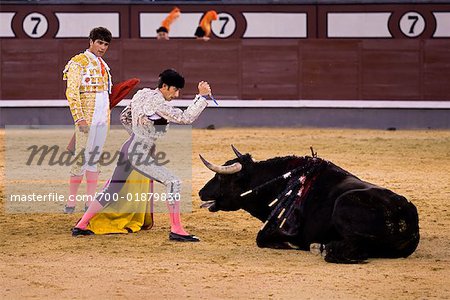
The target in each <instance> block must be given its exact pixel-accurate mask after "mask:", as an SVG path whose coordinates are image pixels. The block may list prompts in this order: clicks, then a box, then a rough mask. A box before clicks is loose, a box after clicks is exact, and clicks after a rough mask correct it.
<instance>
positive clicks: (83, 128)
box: [76, 120, 89, 133]
mask: <svg viewBox="0 0 450 300" xmlns="http://www.w3.org/2000/svg"><path fill="white" fill-rule="evenodd" d="M76 125H77V126H78V129H79V130H80V131H81V132H84V133H88V132H89V125H88V123H87V122H86V120H80V121H78V122H77V123H76Z"/></svg>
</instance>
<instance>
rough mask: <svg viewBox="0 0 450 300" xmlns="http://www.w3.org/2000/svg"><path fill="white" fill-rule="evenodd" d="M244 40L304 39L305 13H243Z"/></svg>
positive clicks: (305, 34) (305, 32) (305, 27)
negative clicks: (245, 21)
mask: <svg viewBox="0 0 450 300" xmlns="http://www.w3.org/2000/svg"><path fill="white" fill-rule="evenodd" d="M243 15H244V18H245V19H246V20H247V28H246V30H245V33H244V38H254V37H255V38H256V37H257V38H272V37H274V38H275V37H276V38H306V37H307V32H308V31H307V15H306V13H243Z"/></svg>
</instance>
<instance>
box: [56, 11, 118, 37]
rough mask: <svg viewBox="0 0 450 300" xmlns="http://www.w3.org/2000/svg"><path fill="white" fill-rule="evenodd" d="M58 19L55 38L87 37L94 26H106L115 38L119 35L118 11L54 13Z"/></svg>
mask: <svg viewBox="0 0 450 300" xmlns="http://www.w3.org/2000/svg"><path fill="white" fill-rule="evenodd" d="M55 15H56V17H57V18H58V20H59V29H58V32H57V33H56V37H57V38H76V37H88V36H89V32H90V31H91V29H92V28H94V27H99V26H102V27H106V28H108V29H109V31H111V33H112V36H113V37H115V38H118V37H120V21H119V19H120V15H119V13H118V12H117V13H102V12H98V13H55Z"/></svg>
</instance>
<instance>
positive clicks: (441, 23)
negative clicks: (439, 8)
mask: <svg viewBox="0 0 450 300" xmlns="http://www.w3.org/2000/svg"><path fill="white" fill-rule="evenodd" d="M433 15H434V17H435V18H436V31H435V32H434V35H433V37H450V12H435V13H433Z"/></svg>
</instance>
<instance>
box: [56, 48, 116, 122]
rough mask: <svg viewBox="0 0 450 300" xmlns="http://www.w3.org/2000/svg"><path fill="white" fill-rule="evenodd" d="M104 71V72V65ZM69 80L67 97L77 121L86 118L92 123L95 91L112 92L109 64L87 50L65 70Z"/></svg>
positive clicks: (64, 74)
mask: <svg viewBox="0 0 450 300" xmlns="http://www.w3.org/2000/svg"><path fill="white" fill-rule="evenodd" d="M99 61H100V62H101V63H102V64H103V68H104V72H103V74H102V65H101V64H100V63H99ZM63 79H64V80H67V90H66V97H67V100H68V101H69V106H70V111H71V113H72V116H73V119H74V121H75V122H77V121H79V120H80V119H84V120H86V121H87V122H88V124H90V122H91V120H92V116H93V113H94V109H95V93H98V92H104V91H107V92H108V93H110V92H111V87H112V80H111V73H110V68H109V66H108V65H107V64H106V63H105V61H104V60H103V59H102V58H98V60H97V58H96V57H95V55H94V54H92V53H90V52H89V51H88V50H86V51H85V52H84V53H81V54H78V55H76V56H74V57H73V58H72V59H71V60H70V61H69V62H68V63H67V65H66V67H65V68H64V71H63Z"/></svg>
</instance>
